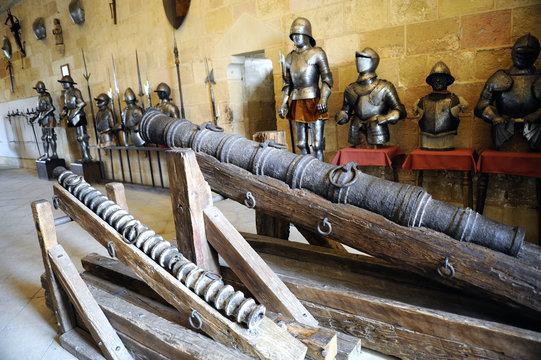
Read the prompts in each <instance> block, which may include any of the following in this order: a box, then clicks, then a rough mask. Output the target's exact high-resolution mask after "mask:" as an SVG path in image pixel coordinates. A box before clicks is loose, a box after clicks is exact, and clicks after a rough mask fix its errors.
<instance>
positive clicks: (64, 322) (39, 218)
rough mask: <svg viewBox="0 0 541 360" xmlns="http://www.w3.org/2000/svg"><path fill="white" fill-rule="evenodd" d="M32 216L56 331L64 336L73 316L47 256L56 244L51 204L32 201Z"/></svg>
mask: <svg viewBox="0 0 541 360" xmlns="http://www.w3.org/2000/svg"><path fill="white" fill-rule="evenodd" d="M32 215H33V217H34V225H35V227H36V232H37V234H38V240H39V246H40V249H41V258H42V260H43V266H44V267H45V277H46V280H47V284H48V288H49V292H50V295H51V297H50V298H51V303H52V306H53V311H54V314H55V316H56V321H57V324H58V330H59V332H60V334H64V333H65V332H68V331H70V330H71V329H73V327H74V326H75V317H74V315H73V309H72V307H71V304H70V302H69V300H68V298H67V297H66V293H65V292H64V291H63V290H62V288H61V287H60V286H59V285H58V283H57V281H56V277H55V275H54V273H53V270H52V267H51V262H50V261H49V257H48V256H47V250H48V249H50V248H51V247H53V246H55V245H57V244H58V242H57V239H56V229H55V226H54V217H53V209H52V208H51V204H49V202H48V201H46V200H38V201H34V202H33V203H32Z"/></svg>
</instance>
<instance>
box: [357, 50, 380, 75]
mask: <svg viewBox="0 0 541 360" xmlns="http://www.w3.org/2000/svg"><path fill="white" fill-rule="evenodd" d="M355 58H356V59H357V60H361V61H357V71H358V72H359V73H369V72H374V71H375V70H376V68H377V67H378V65H379V55H378V53H377V52H376V51H375V50H374V49H372V48H369V47H367V48H364V49H363V50H361V51H356V52H355Z"/></svg>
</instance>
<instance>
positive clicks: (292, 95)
mask: <svg viewBox="0 0 541 360" xmlns="http://www.w3.org/2000/svg"><path fill="white" fill-rule="evenodd" d="M289 37H290V38H291V40H292V41H293V43H294V45H295V50H293V51H292V52H290V53H289V54H288V55H287V57H286V59H285V63H284V87H283V88H282V99H281V103H280V108H279V110H278V115H279V116H280V117H281V118H284V117H285V116H286V114H287V115H288V119H289V120H290V121H295V127H296V130H297V131H296V133H297V144H296V145H297V147H298V148H299V150H300V153H301V154H309V153H310V152H312V153H313V155H314V156H315V157H317V158H318V159H320V160H322V161H323V155H324V151H325V137H324V126H325V122H324V120H326V119H327V117H328V114H327V101H328V99H329V96H330V95H331V87H332V85H333V78H332V73H331V70H330V67H329V63H328V61H327V55H326V54H325V51H323V49H321V48H320V47H315V45H316V41H315V40H314V38H313V37H312V25H311V24H310V21H308V19H305V18H297V19H295V21H293V23H292V25H291V29H290V34H289ZM320 80H321V88H320V86H319V83H320ZM313 99H315V100H313ZM290 100H291V101H292V102H291V105H289V101H290ZM310 100H312V101H316V100H317V105H316V107H315V108H314V107H312V106H310V105H309V104H310V102H309V101H310ZM297 101H298V102H299V103H296V102H297ZM297 106H299V107H298V109H297ZM290 107H291V109H290ZM293 109H294V110H293ZM299 109H300V110H299ZM288 110H289V112H288ZM292 111H293V114H292ZM308 139H311V142H309V141H308ZM310 148H311V150H310Z"/></svg>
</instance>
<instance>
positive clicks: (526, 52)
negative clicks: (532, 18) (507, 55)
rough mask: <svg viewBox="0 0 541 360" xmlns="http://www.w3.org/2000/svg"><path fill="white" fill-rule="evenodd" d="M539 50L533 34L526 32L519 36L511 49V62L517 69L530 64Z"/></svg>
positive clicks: (537, 41)
mask: <svg viewBox="0 0 541 360" xmlns="http://www.w3.org/2000/svg"><path fill="white" fill-rule="evenodd" d="M539 50H540V46H539V40H537V38H536V37H535V36H532V35H531V34H526V35H524V36H522V37H520V38H519V39H518V40H517V41H516V42H515V45H513V49H512V50H511V58H512V59H513V64H515V66H516V67H518V68H519V69H524V68H528V67H530V66H532V65H533V64H534V63H535V61H536V60H537V57H538V56H539Z"/></svg>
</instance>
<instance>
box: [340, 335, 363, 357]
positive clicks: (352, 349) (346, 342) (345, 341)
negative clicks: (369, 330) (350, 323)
mask: <svg viewBox="0 0 541 360" xmlns="http://www.w3.org/2000/svg"><path fill="white" fill-rule="evenodd" d="M336 334H337V338H336V348H337V350H338V352H337V354H336V360H361V357H362V355H363V350H362V346H361V339H360V338H359V337H357V336H352V335H349V334H346V333H344V332H342V331H340V330H339V331H338V332H337V333H336Z"/></svg>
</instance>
